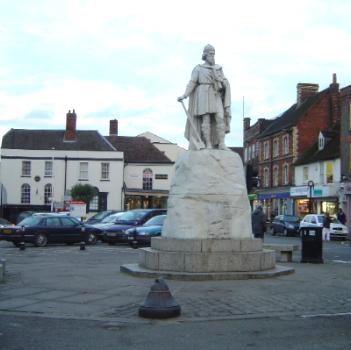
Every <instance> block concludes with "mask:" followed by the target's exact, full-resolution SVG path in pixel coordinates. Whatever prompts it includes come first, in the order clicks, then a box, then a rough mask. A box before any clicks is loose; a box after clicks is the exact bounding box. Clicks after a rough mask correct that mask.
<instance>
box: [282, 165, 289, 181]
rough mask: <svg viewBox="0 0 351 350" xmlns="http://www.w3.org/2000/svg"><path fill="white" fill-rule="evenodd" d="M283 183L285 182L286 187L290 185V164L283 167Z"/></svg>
mask: <svg viewBox="0 0 351 350" xmlns="http://www.w3.org/2000/svg"><path fill="white" fill-rule="evenodd" d="M283 181H284V185H288V184H289V165H288V164H284V165H283Z"/></svg>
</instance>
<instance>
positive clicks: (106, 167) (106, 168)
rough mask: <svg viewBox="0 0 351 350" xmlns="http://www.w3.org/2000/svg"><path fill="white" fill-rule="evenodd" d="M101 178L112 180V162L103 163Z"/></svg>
mask: <svg viewBox="0 0 351 350" xmlns="http://www.w3.org/2000/svg"><path fill="white" fill-rule="evenodd" d="M101 180H103V181H107V180H110V163H108V162H102V163H101Z"/></svg>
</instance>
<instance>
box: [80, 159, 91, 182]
mask: <svg viewBox="0 0 351 350" xmlns="http://www.w3.org/2000/svg"><path fill="white" fill-rule="evenodd" d="M79 180H89V163H88V162H80V163H79Z"/></svg>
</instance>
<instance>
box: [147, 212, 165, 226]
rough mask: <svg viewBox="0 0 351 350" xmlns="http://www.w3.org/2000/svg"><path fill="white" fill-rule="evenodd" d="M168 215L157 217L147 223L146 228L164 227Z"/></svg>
mask: <svg viewBox="0 0 351 350" xmlns="http://www.w3.org/2000/svg"><path fill="white" fill-rule="evenodd" d="M165 218H166V215H157V216H154V217H153V218H151V219H149V220H148V221H146V222H145V224H144V226H162V225H163V222H164V221H165Z"/></svg>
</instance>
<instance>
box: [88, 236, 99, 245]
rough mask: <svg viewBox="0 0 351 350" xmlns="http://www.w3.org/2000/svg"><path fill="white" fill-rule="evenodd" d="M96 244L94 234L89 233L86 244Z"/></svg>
mask: <svg viewBox="0 0 351 350" xmlns="http://www.w3.org/2000/svg"><path fill="white" fill-rule="evenodd" d="M96 242H97V238H96V235H95V233H89V234H88V244H90V245H94V244H96Z"/></svg>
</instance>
